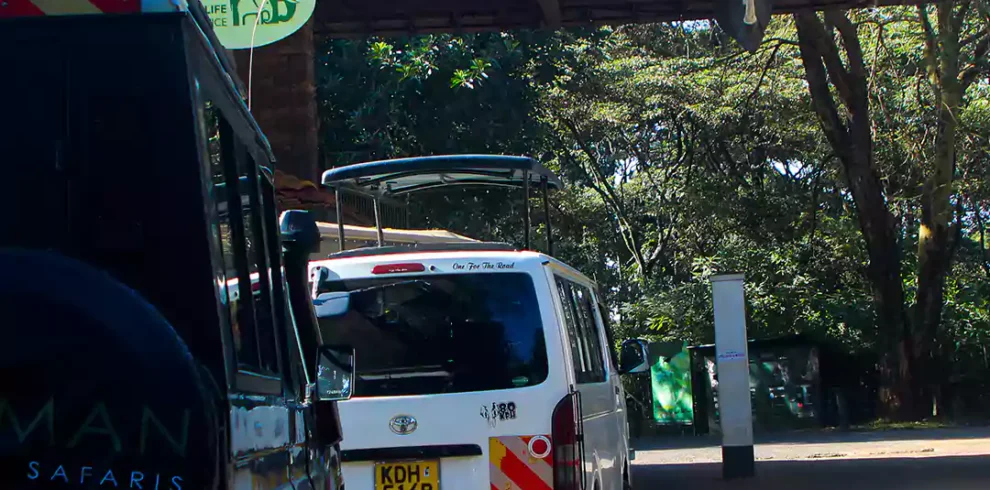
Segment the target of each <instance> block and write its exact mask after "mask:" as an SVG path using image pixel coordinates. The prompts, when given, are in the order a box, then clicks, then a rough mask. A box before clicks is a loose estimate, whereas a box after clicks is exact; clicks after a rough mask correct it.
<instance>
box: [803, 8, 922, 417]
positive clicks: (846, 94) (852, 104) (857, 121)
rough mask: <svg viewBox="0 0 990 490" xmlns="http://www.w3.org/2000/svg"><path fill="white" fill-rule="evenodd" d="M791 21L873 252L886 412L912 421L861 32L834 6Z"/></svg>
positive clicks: (905, 328) (894, 246)
mask: <svg viewBox="0 0 990 490" xmlns="http://www.w3.org/2000/svg"><path fill="white" fill-rule="evenodd" d="M794 20H795V22H796V24H797V33H798V44H799V46H800V49H801V57H802V62H803V64H804V68H805V74H806V76H807V80H808V90H809V91H810V93H811V99H812V102H813V104H814V107H815V112H816V113H817V114H818V119H819V122H820V123H821V126H822V131H823V132H824V134H825V136H826V138H827V139H828V141H829V144H830V145H831V146H832V149H833V150H834V151H835V154H836V155H837V156H838V159H839V161H840V162H841V164H842V169H843V171H844V172H845V176H846V179H847V182H848V186H849V191H850V193H851V194H852V197H853V201H854V203H855V205H856V214H857V218H858V220H859V227H860V231H861V232H862V235H863V239H864V240H865V242H866V248H867V252H868V254H869V257H870V263H869V266H868V269H867V276H868V279H869V281H870V287H871V290H872V294H873V304H874V308H875V312H876V321H877V348H878V349H879V352H880V354H881V361H880V375H881V383H882V386H881V390H880V402H881V405H882V408H883V409H884V412H885V413H886V414H887V415H889V416H892V417H895V418H898V419H905V418H911V417H912V416H913V414H914V407H915V396H914V394H915V393H916V381H915V376H914V369H913V359H912V357H913V356H912V353H913V352H914V349H913V346H912V343H913V342H912V341H913V338H912V336H911V332H910V330H909V324H908V321H907V317H906V314H905V311H904V289H903V285H902V282H901V250H900V245H899V243H898V225H897V221H896V220H895V218H894V215H893V214H892V213H891V212H890V208H889V207H888V204H887V199H886V198H885V196H884V189H883V186H882V185H881V183H880V178H879V176H878V174H877V171H876V168H875V165H874V160H873V136H872V132H871V128H870V104H869V98H868V93H867V83H866V82H867V81H866V69H865V66H864V62H863V53H862V49H861V47H860V44H859V37H858V33H857V32H856V27H855V25H853V24H852V22H850V21H849V19H848V18H847V17H846V16H845V14H844V13H841V12H838V11H828V12H826V13H825V15H824V20H825V22H824V23H823V22H822V19H820V18H819V17H818V14H816V13H811V12H802V13H797V14H794ZM826 25H827V26H828V28H829V29H826ZM832 29H835V30H837V31H838V33H839V35H840V37H841V39H842V45H843V48H844V50H845V54H846V59H847V60H848V61H847V63H846V64H845V65H844V64H843V62H842V56H841V54H840V52H839V46H838V45H837V43H836V41H835V39H834V37H833V36H832V34H831V30H832ZM829 83H831V84H832V85H833V86H834V87H835V89H836V91H837V92H838V94H839V99H840V103H841V104H842V106H843V109H844V110H843V111H842V115H840V111H839V106H838V104H836V101H835V99H834V98H833V97H832V94H831V92H830V89H829Z"/></svg>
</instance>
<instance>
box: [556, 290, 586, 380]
mask: <svg viewBox="0 0 990 490" xmlns="http://www.w3.org/2000/svg"><path fill="white" fill-rule="evenodd" d="M556 283H557V293H558V294H559V295H560V305H561V308H562V309H563V311H564V318H563V320H564V329H565V330H566V331H567V341H568V343H569V344H570V346H571V359H573V360H574V374H575V376H576V377H577V381H578V383H581V382H583V381H582V373H584V372H586V371H587V366H586V362H585V361H586V356H585V355H584V350H583V349H582V345H581V334H580V332H579V330H578V322H577V318H576V313H575V312H574V300H573V296H572V295H571V286H570V281H567V280H566V279H561V278H559V277H557V278H556Z"/></svg>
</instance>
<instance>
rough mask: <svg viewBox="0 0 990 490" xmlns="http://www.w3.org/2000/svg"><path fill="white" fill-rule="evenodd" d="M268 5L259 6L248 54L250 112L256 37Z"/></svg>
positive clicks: (249, 108)
mask: <svg viewBox="0 0 990 490" xmlns="http://www.w3.org/2000/svg"><path fill="white" fill-rule="evenodd" d="M266 5H268V0H261V5H259V6H258V15H257V16H256V17H255V18H254V27H253V28H251V51H250V52H249V53H248V93H247V106H248V110H249V111H250V110H251V81H252V80H253V79H254V36H255V34H257V33H258V24H260V23H261V13H262V12H263V11H264V10H265V6H266Z"/></svg>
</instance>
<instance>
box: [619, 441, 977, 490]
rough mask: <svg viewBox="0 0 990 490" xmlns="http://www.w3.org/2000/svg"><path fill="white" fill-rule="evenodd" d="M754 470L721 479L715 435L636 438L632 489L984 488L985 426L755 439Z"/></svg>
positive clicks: (909, 489)
mask: <svg viewBox="0 0 990 490" xmlns="http://www.w3.org/2000/svg"><path fill="white" fill-rule="evenodd" d="M758 443H759V444H758V445H757V446H756V449H755V453H756V458H757V470H756V471H757V476H756V477H755V478H753V479H747V480H738V481H729V482H727V481H724V480H722V479H721V471H722V467H721V450H720V448H719V447H718V445H717V444H718V441H717V440H712V439H699V438H677V439H658V440H652V441H641V442H640V443H639V444H638V445H637V447H638V451H637V455H636V461H635V466H634V468H633V479H634V483H635V486H636V488H637V489H638V490H652V489H658V490H659V489H663V490H667V489H674V488H677V489H678V490H680V489H682V488H685V487H689V488H691V489H709V488H710V489H716V490H717V489H738V490H743V489H754V490H755V489H760V490H784V489H787V490H818V489H822V490H824V489H828V490H835V489H839V490H858V489H870V490H873V489H891V490H893V489H897V490H914V489H919V490H920V489H925V490H970V489H972V490H977V489H979V490H990V428H976V429H939V430H906V431H887V432H870V433H812V434H791V435H785V436H775V437H773V438H764V439H763V440H758Z"/></svg>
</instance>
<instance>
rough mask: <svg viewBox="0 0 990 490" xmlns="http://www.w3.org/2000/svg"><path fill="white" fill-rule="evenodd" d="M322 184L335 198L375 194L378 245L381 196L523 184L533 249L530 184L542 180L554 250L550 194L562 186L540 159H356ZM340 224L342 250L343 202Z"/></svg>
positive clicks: (331, 172)
mask: <svg viewBox="0 0 990 490" xmlns="http://www.w3.org/2000/svg"><path fill="white" fill-rule="evenodd" d="M323 184H324V185H326V186H329V187H332V188H333V189H334V193H335V196H336V198H337V202H340V193H341V192H352V193H357V194H362V195H366V196H370V197H371V198H372V200H373V202H374V210H375V226H376V228H377V229H378V246H382V245H383V242H384V236H383V233H382V226H381V218H380V212H379V206H378V201H379V199H381V198H384V197H395V196H401V195H409V194H412V193H414V192H419V191H427V190H436V189H439V188H444V187H450V186H496V187H510V188H521V189H522V190H523V196H524V199H523V201H524V203H525V212H524V214H523V223H524V228H525V233H524V238H523V240H524V242H525V243H524V247H525V248H527V249H528V248H530V236H529V235H530V233H529V232H530V216H529V215H530V209H529V194H530V192H529V191H530V187H531V186H533V185H538V186H539V187H540V190H541V193H542V194H543V212H544V214H545V215H546V220H547V248H548V249H549V250H548V253H550V254H553V238H552V236H553V234H552V233H551V229H550V202H549V200H548V193H549V191H550V190H551V189H560V188H563V186H564V184H563V182H561V181H560V178H558V177H557V175H555V174H554V173H553V172H551V171H550V170H549V169H548V168H546V167H544V166H543V165H542V164H540V163H539V162H537V161H536V160H534V159H532V158H529V157H522V156H505V155H440V156H427V157H413V158H397V159H393V160H379V161H374V162H364V163H355V164H353V165H347V166H344V167H337V168H332V169H330V170H327V171H326V172H324V173H323ZM337 227H338V228H337V237H338V240H339V242H340V250H344V223H343V213H342V210H341V206H337Z"/></svg>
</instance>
